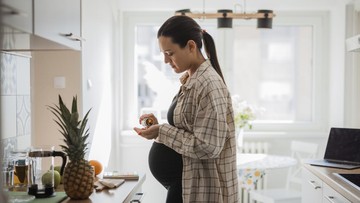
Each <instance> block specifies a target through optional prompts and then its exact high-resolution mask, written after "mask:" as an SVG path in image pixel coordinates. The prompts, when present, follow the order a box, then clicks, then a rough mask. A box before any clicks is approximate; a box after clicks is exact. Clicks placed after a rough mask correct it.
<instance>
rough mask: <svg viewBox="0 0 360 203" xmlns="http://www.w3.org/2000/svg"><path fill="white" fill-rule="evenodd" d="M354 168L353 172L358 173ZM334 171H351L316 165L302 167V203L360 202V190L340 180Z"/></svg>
mask: <svg viewBox="0 0 360 203" xmlns="http://www.w3.org/2000/svg"><path fill="white" fill-rule="evenodd" d="M359 172H360V170H357V169H354V170H353V171H351V173H356V174H358V173H359ZM334 173H349V170H344V169H336V168H327V167H316V166H311V165H304V167H302V196H301V202H302V203H352V202H354V203H355V202H360V194H359V192H358V190H356V189H355V188H353V187H352V186H351V185H349V184H347V183H346V182H344V181H342V180H339V178H338V177H337V176H335V175H334Z"/></svg>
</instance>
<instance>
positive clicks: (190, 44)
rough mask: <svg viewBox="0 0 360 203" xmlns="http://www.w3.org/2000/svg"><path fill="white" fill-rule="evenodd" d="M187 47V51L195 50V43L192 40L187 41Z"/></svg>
mask: <svg viewBox="0 0 360 203" xmlns="http://www.w3.org/2000/svg"><path fill="white" fill-rule="evenodd" d="M187 46H188V47H189V50H190V51H191V52H193V51H196V50H197V46H196V43H195V41H194V40H189V41H188V42H187Z"/></svg>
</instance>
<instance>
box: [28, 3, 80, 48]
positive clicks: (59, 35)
mask: <svg viewBox="0 0 360 203" xmlns="http://www.w3.org/2000/svg"><path fill="white" fill-rule="evenodd" d="M80 11H81V0H34V34H35V35H37V36H40V37H42V38H45V39H48V40H50V41H54V42H57V43H59V44H61V45H65V46H67V47H70V48H72V49H76V50H80V48H81V12H80Z"/></svg>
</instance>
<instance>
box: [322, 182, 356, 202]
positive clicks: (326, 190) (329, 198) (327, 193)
mask: <svg viewBox="0 0 360 203" xmlns="http://www.w3.org/2000/svg"><path fill="white" fill-rule="evenodd" d="M323 203H351V202H350V201H349V200H347V199H346V198H345V197H343V196H342V195H341V194H339V193H338V192H336V191H335V190H334V189H332V188H331V187H330V186H329V185H327V184H325V183H323Z"/></svg>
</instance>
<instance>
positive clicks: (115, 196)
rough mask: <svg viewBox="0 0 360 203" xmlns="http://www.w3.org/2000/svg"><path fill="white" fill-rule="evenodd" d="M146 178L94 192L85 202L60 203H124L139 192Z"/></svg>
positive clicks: (66, 200) (141, 177)
mask: <svg viewBox="0 0 360 203" xmlns="http://www.w3.org/2000/svg"><path fill="white" fill-rule="evenodd" d="M145 179H146V176H145V174H142V175H140V176H139V180H126V181H125V183H123V184H122V185H120V186H119V187H118V188H115V189H104V190H103V191H100V192H95V190H94V192H93V193H92V194H91V195H90V197H89V199H86V200H71V199H70V198H67V199H65V200H64V201H62V203H94V202H119V203H120V202H125V203H128V202H130V201H131V200H132V198H133V196H134V195H135V193H136V192H139V191H140V190H141V186H142V184H143V183H144V182H145Z"/></svg>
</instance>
